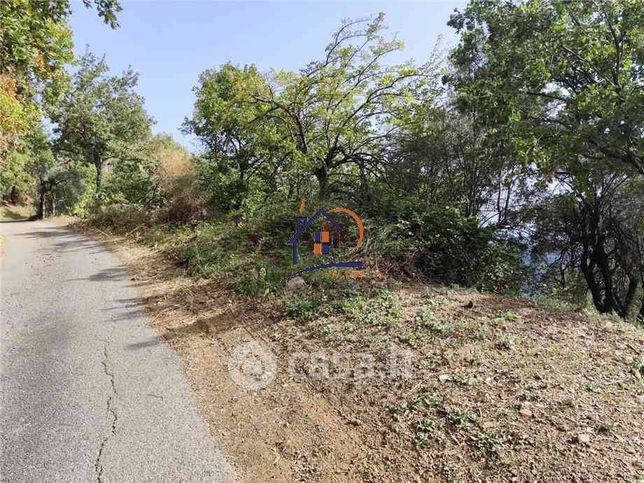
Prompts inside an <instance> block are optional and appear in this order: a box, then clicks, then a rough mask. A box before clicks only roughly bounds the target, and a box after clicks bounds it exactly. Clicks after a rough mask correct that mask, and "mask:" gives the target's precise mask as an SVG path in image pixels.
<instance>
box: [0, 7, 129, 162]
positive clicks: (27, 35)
mask: <svg viewBox="0 0 644 483" xmlns="http://www.w3.org/2000/svg"><path fill="white" fill-rule="evenodd" d="M83 3H84V5H85V6H86V7H88V8H89V7H92V6H95V7H96V9H97V11H98V14H99V16H101V17H102V18H103V20H104V21H105V23H107V24H108V25H110V26H111V27H112V28H115V27H117V26H118V22H117V20H116V14H117V13H118V12H119V11H120V10H121V7H120V4H119V2H118V1H117V0H93V1H92V0H83ZM70 13H71V6H70V1H69V0H51V1H40V0H12V1H5V2H0V165H1V164H2V162H1V161H2V152H3V150H7V149H9V148H10V147H12V146H15V144H16V142H17V139H18V137H19V136H22V135H25V134H26V133H27V132H28V131H29V130H30V129H33V128H36V127H37V124H38V114H39V113H38V108H37V104H38V103H39V102H41V101H42V99H38V97H37V96H38V95H40V96H41V97H42V96H43V95H44V96H47V95H48V94H50V93H51V92H52V91H53V90H54V88H55V87H56V86H57V85H58V84H59V83H60V81H61V80H62V79H64V77H65V75H66V74H65V72H64V70H63V67H64V65H65V64H66V63H68V62H70V61H71V60H72V59H73V51H72V35H71V29H70V28H69V23H68V18H69V15H70Z"/></svg>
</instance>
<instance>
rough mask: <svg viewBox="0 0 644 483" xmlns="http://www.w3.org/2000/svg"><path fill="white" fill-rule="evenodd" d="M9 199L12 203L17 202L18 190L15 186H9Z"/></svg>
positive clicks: (15, 203)
mask: <svg viewBox="0 0 644 483" xmlns="http://www.w3.org/2000/svg"><path fill="white" fill-rule="evenodd" d="M9 199H10V200H11V204H12V205H17V204H18V190H17V189H16V187H15V186H12V187H11V194H10V195H9Z"/></svg>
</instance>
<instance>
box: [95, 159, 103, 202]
mask: <svg viewBox="0 0 644 483" xmlns="http://www.w3.org/2000/svg"><path fill="white" fill-rule="evenodd" d="M94 167H95V168H96V198H98V197H99V195H100V192H101V183H102V181H103V160H102V159H101V157H100V156H94Z"/></svg>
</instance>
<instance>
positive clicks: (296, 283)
mask: <svg viewBox="0 0 644 483" xmlns="http://www.w3.org/2000/svg"><path fill="white" fill-rule="evenodd" d="M304 287H306V281H305V280H304V279H303V278H302V277H293V278H291V279H289V281H288V282H286V289H287V290H300V289H302V288H304Z"/></svg>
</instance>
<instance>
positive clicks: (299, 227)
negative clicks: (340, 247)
mask: <svg viewBox="0 0 644 483" xmlns="http://www.w3.org/2000/svg"><path fill="white" fill-rule="evenodd" d="M322 217H323V218H325V219H326V220H327V221H328V222H329V223H331V224H332V225H333V228H334V229H335V230H336V231H337V232H338V233H339V232H341V231H342V227H341V226H340V224H339V223H338V222H337V221H336V220H335V218H333V217H332V216H331V215H329V214H328V213H327V212H326V211H325V210H324V208H320V209H319V210H318V211H316V212H315V213H313V216H311V218H307V217H306V216H296V217H295V234H293V236H292V237H291V238H289V239H288V241H287V242H286V244H287V245H289V246H292V247H293V265H297V264H298V262H299V261H300V255H299V253H298V245H299V242H300V237H301V236H302V235H303V234H304V232H305V231H306V230H308V229H309V227H310V226H311V225H312V224H313V223H315V221H316V220H317V219H318V218H322ZM327 253H328V249H327Z"/></svg>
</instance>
